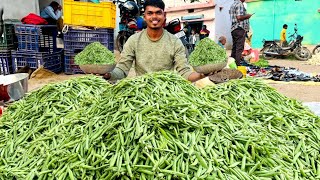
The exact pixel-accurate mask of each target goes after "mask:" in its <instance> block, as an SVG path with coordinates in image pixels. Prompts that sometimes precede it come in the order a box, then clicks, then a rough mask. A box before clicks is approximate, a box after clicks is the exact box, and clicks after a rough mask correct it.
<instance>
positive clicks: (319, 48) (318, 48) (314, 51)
mask: <svg viewBox="0 0 320 180" xmlns="http://www.w3.org/2000/svg"><path fill="white" fill-rule="evenodd" d="M318 53H320V45H317V46H316V47H315V48H314V49H313V51H312V54H318Z"/></svg>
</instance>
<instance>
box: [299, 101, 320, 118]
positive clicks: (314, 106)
mask: <svg viewBox="0 0 320 180" xmlns="http://www.w3.org/2000/svg"><path fill="white" fill-rule="evenodd" d="M303 105H305V106H307V107H308V108H309V109H310V110H311V111H312V112H314V113H315V114H316V115H318V116H320V102H306V103H303Z"/></svg>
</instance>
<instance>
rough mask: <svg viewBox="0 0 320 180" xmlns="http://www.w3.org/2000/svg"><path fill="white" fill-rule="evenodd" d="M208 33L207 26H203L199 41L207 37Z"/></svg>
mask: <svg viewBox="0 0 320 180" xmlns="http://www.w3.org/2000/svg"><path fill="white" fill-rule="evenodd" d="M209 34H210V31H209V30H208V29H207V25H203V26H202V29H201V31H200V39H203V38H206V37H209Z"/></svg>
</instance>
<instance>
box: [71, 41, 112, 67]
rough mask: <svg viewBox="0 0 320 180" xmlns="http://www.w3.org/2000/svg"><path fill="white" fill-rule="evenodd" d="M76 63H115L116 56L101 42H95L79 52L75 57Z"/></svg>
mask: <svg viewBox="0 0 320 180" xmlns="http://www.w3.org/2000/svg"><path fill="white" fill-rule="evenodd" d="M74 60H75V63H76V64H78V65H84V64H97V65H103V64H114V63H115V56H114V54H113V53H112V52H111V51H110V50H109V49H107V48H106V47H105V46H104V45H102V44H101V43H100V42H93V43H91V44H89V45H88V46H86V47H85V48H84V49H83V50H82V51H81V52H80V53H79V54H77V55H76V56H75V57H74Z"/></svg>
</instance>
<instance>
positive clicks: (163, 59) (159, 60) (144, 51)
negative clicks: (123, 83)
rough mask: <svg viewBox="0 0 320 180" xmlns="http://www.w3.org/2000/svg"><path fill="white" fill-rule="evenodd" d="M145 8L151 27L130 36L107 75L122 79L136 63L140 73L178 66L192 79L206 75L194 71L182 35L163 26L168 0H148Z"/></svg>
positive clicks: (146, 17) (178, 68) (175, 69)
mask: <svg viewBox="0 0 320 180" xmlns="http://www.w3.org/2000/svg"><path fill="white" fill-rule="evenodd" d="M144 9H145V13H144V19H145V21H146V23H147V29H144V30H142V31H140V32H139V33H136V34H134V35H132V36H130V38H129V39H128V41H127V42H126V43H125V45H124V48H123V51H122V53H121V57H120V60H119V62H118V64H117V65H116V67H115V69H114V70H113V71H112V72H111V73H106V74H105V75H104V78H105V79H107V80H118V79H123V78H125V77H127V75H128V73H129V70H130V69H131V67H132V65H133V63H134V64H135V66H134V68H135V71H136V74H137V75H142V74H145V73H150V72H157V71H164V70H174V71H176V72H177V73H178V74H180V75H181V76H183V77H184V78H186V79H188V80H189V81H192V82H194V81H197V80H200V79H202V78H204V77H205V76H204V75H203V74H200V73H197V72H193V71H192V69H191V67H190V66H189V65H188V63H187V58H186V53H185V47H184V46H183V44H182V42H181V41H180V39H178V38H177V37H176V36H174V35H172V34H170V33H169V32H168V31H167V30H165V29H164V28H163V24H164V23H165V19H166V13H165V12H164V9H165V4H164V2H163V1H162V0H146V1H145V2H144ZM160 47H161V48H160Z"/></svg>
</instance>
